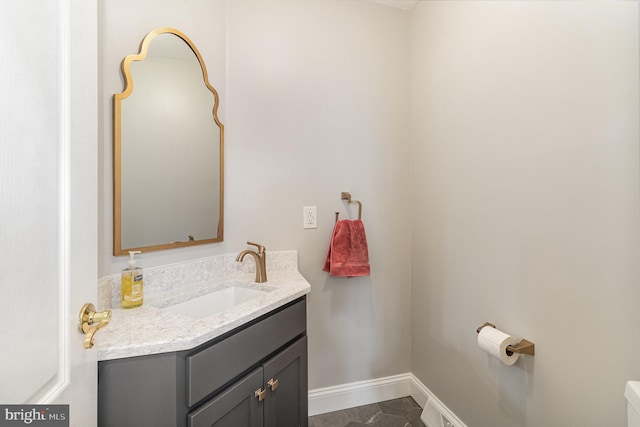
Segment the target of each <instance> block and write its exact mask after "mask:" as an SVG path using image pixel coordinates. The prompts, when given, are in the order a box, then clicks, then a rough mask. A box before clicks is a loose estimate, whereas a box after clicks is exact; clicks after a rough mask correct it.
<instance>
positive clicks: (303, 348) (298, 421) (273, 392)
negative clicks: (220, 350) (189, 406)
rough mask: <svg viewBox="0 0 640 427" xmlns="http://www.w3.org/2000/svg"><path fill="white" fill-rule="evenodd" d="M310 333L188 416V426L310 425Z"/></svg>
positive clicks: (265, 426)
mask: <svg viewBox="0 0 640 427" xmlns="http://www.w3.org/2000/svg"><path fill="white" fill-rule="evenodd" d="M306 365H307V337H302V338H300V339H299V340H298V341H296V342H295V343H294V344H292V345H290V346H289V347H287V348H286V349H285V350H283V351H282V352H280V353H278V354H277V355H276V356H274V357H273V358H271V359H270V360H268V361H267V362H265V363H264V364H263V365H262V366H261V367H259V368H258V369H256V370H254V371H252V372H251V373H250V374H248V375H247V376H245V377H244V378H242V379H241V380H239V381H237V382H235V383H234V384H233V386H231V387H229V388H228V389H227V390H225V391H224V392H223V393H221V394H220V395H217V396H216V397H214V398H213V399H211V400H210V401H209V402H207V403H205V404H204V405H202V406H200V407H199V408H198V409H197V410H194V411H192V412H190V413H189V415H188V416H187V419H188V423H187V425H188V426H189V427H299V426H304V427H306V426H307V414H308V410H307V381H306V375H304V373H305V371H306Z"/></svg>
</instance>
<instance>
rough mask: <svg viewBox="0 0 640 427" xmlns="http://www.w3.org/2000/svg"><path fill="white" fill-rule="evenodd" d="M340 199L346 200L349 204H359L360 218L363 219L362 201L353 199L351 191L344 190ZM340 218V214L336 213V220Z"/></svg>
mask: <svg viewBox="0 0 640 427" xmlns="http://www.w3.org/2000/svg"><path fill="white" fill-rule="evenodd" d="M340 199H342V200H346V201H347V203H349V204H356V203H357V204H358V219H362V202H359V201H357V200H351V193H349V192H346V191H343V192H342V194H340ZM337 219H338V216H337V215H336V220H337Z"/></svg>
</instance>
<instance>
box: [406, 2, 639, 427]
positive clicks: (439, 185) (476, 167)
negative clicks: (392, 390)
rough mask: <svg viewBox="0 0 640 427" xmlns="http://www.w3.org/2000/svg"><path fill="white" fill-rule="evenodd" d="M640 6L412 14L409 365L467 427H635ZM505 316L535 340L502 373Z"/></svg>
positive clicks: (425, 6) (503, 7) (460, 8)
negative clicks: (486, 337) (493, 352)
mask: <svg viewBox="0 0 640 427" xmlns="http://www.w3.org/2000/svg"><path fill="white" fill-rule="evenodd" d="M636 8H637V3H636V2H613V1H611V2H610V1H604V2H476V1H457V2H445V1H430V2H419V3H418V5H417V6H416V8H415V9H414V10H413V12H412V22H411V26H412V34H411V44H412V50H411V58H412V61H413V65H412V69H411V71H412V80H411V89H412V100H411V109H412V144H411V158H412V168H411V170H412V175H411V177H412V184H413V185H412V199H413V200H414V203H413V206H412V208H413V213H412V214H413V224H412V236H413V244H412V258H413V263H412V281H413V295H412V301H413V306H412V312H413V328H414V337H413V362H412V363H413V373H414V374H415V375H416V376H417V377H418V378H419V379H420V380H421V381H422V382H423V383H424V384H426V385H427V386H428V387H429V388H430V389H431V391H433V392H434V393H435V394H436V395H437V396H438V397H439V398H440V399H441V400H442V401H443V402H444V403H445V404H446V405H447V406H448V407H449V408H450V409H451V410H453V412H454V413H456V414H457V415H458V416H459V417H460V418H461V419H462V420H463V421H464V422H465V423H466V424H467V425H469V426H473V427H518V426H561V425H567V426H622V425H626V412H625V404H626V401H625V400H624V397H623V391H624V383H625V381H626V380H628V379H634V378H635V379H638V378H640V363H638V355H639V354H640V340H638V336H639V335H638V325H640V310H638V302H639V301H640V274H639V268H638V266H639V260H640V258H639V256H640V254H639V251H638V249H639V247H640V229H639V223H640V222H639V219H640V211H639V197H638V193H639V192H638V188H639V187H638V184H639V179H638V178H639V176H638V160H639V153H638V117H639V111H638V13H637V11H636ZM485 321H492V322H494V323H496V324H497V325H498V327H500V328H502V329H503V330H505V331H506V332H510V333H512V334H514V335H517V336H520V337H525V338H527V339H530V340H531V341H533V342H535V344H536V356H535V357H533V358H531V357H528V358H523V359H522V360H520V361H518V363H517V364H516V365H515V366H512V367H506V366H504V365H501V364H500V363H497V361H496V360H492V359H491V358H490V357H489V356H488V355H486V354H485V353H483V352H481V351H480V350H479V349H478V347H477V345H476V339H477V338H476V332H475V330H476V327H477V326H479V325H481V324H482V323H483V322H485Z"/></svg>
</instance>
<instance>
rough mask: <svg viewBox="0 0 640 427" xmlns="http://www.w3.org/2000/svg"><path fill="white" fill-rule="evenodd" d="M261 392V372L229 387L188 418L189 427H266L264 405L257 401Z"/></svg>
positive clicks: (251, 374)
mask: <svg viewBox="0 0 640 427" xmlns="http://www.w3.org/2000/svg"><path fill="white" fill-rule="evenodd" d="M260 389H262V368H257V369H256V370H254V371H253V372H252V373H250V374H249V375H247V376H246V377H244V378H243V379H241V380H240V381H238V382H237V383H235V384H234V385H233V386H231V387H229V388H228V389H227V390H225V391H224V392H223V393H222V394H220V395H219V396H217V397H214V398H213V399H212V400H210V401H209V402H207V403H206V404H204V405H203V406H202V407H200V408H198V409H196V410H195V411H193V412H191V413H189V415H188V416H187V420H188V426H189V427H263V414H262V411H263V403H264V401H262V402H258V399H257V398H256V397H255V392H256V390H260Z"/></svg>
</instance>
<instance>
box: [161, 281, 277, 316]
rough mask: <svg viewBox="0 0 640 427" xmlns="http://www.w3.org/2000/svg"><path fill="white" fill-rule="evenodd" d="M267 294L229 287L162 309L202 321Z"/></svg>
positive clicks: (260, 291) (255, 290) (254, 290)
mask: <svg viewBox="0 0 640 427" xmlns="http://www.w3.org/2000/svg"><path fill="white" fill-rule="evenodd" d="M267 293H268V292H266V291H262V290H257V289H247V288H241V287H238V286H231V287H228V288H225V289H222V290H220V291H216V292H212V293H210V294H207V295H204V296H201V297H198V298H194V299H191V300H189V301H185V302H181V303H179V304H175V305H172V306H169V307H166V308H164V309H163V311H166V312H169V313H174V314H179V315H181V316H187V317H192V318H195V319H203V318H205V317H209V316H211V315H213V314H216V313H220V312H221V311H224V310H227V309H229V308H231V307H235V306H236V305H239V304H242V303H245V302H247V301H250V300H252V299H254V298H258V297H261V296H263V295H266V294H267Z"/></svg>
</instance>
